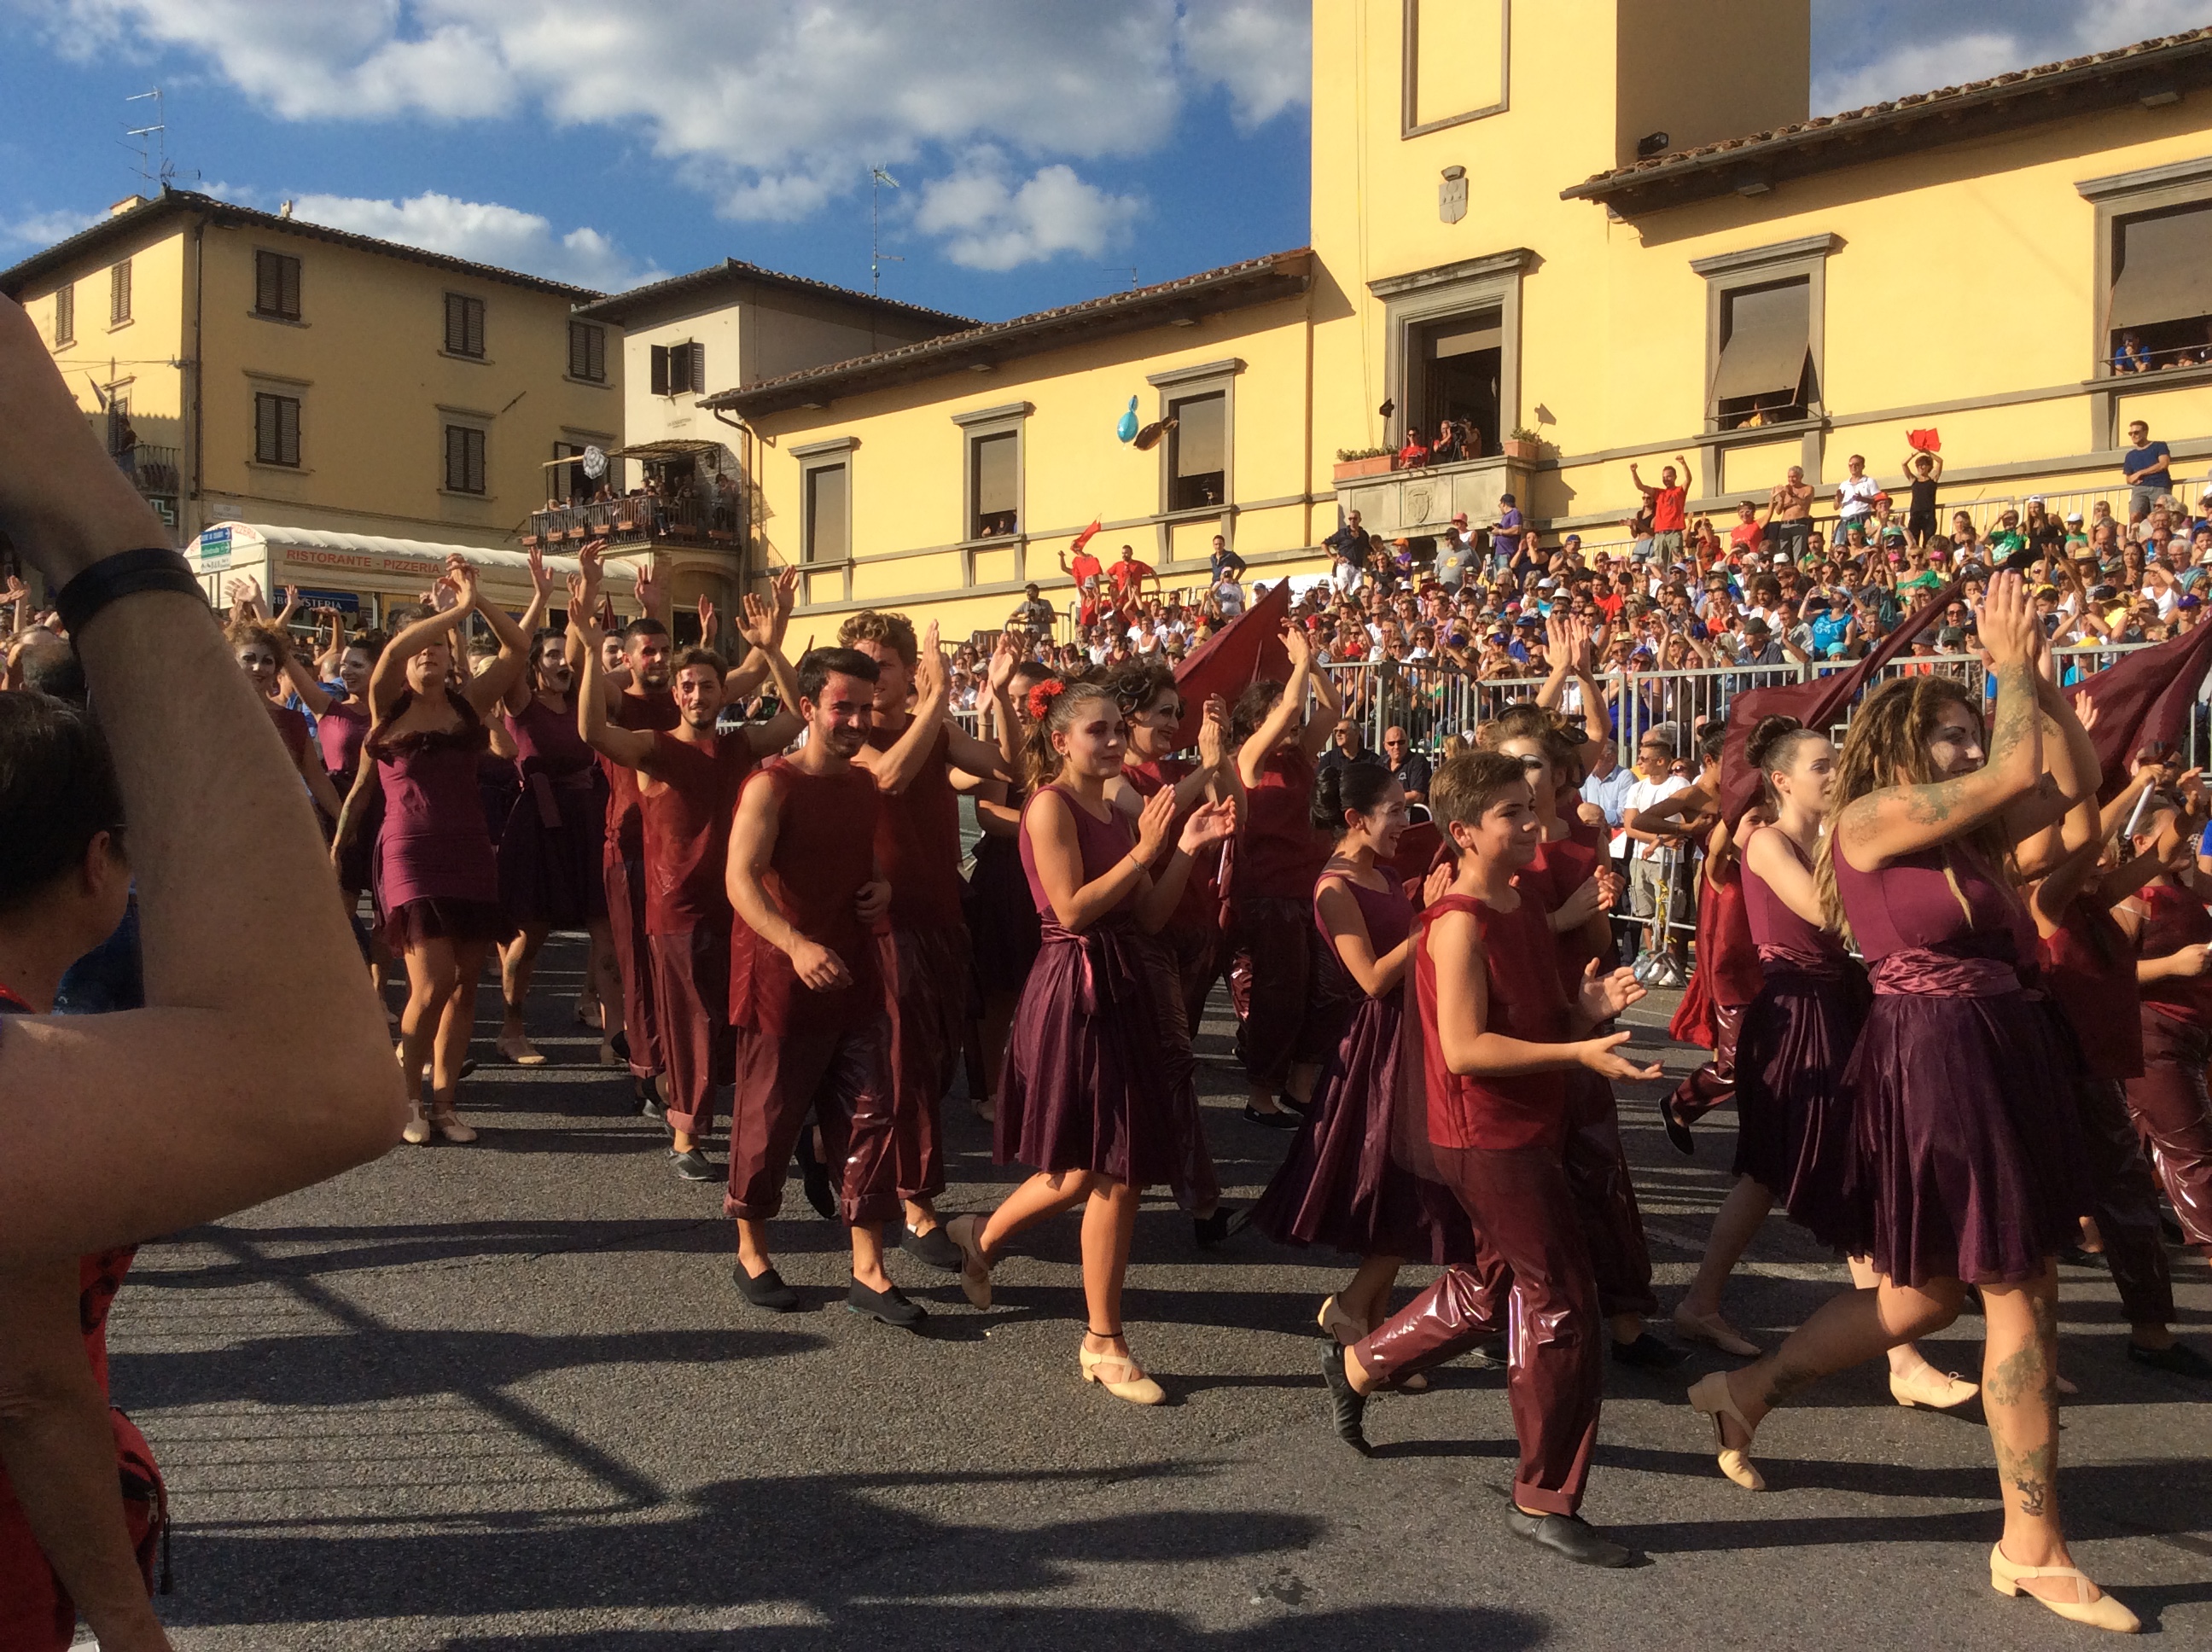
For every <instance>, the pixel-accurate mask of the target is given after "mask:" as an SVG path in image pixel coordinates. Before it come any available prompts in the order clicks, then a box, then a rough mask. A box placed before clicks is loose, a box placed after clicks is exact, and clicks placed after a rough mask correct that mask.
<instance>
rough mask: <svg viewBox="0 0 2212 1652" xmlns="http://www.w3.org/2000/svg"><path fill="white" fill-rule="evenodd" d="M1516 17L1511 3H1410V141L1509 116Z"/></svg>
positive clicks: (1406, 117)
mask: <svg viewBox="0 0 2212 1652" xmlns="http://www.w3.org/2000/svg"><path fill="white" fill-rule="evenodd" d="M1511 14H1512V6H1511V0H1405V22H1404V31H1405V33H1404V50H1405V64H1404V68H1403V71H1402V81H1403V86H1402V90H1401V94H1400V96H1401V113H1400V130H1401V132H1402V134H1403V135H1404V136H1405V137H1415V136H1417V135H1419V134H1420V133H1422V132H1432V131H1436V130H1437V128H1438V127H1441V126H1456V125H1460V124H1461V123H1462V121H1468V120H1479V119H1480V118H1482V117H1483V116H1485V115H1495V114H1501V113H1503V112H1504V110H1505V108H1506V106H1507V97H1506V58H1507V46H1508V40H1509V37H1510V33H1511V28H1512V15H1511Z"/></svg>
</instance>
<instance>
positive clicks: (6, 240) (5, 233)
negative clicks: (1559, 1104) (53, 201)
mask: <svg viewBox="0 0 2212 1652" xmlns="http://www.w3.org/2000/svg"><path fill="white" fill-rule="evenodd" d="M106 216H107V215H106V213H104V212H69V211H61V212H32V213H27V214H26V215H25V216H22V217H21V218H13V219H8V220H4V221H0V246H21V247H24V248H26V249H27V250H29V251H33V252H37V251H39V250H41V249H43V248H45V247H49V246H52V245H53V244H54V243H55V242H56V241H65V240H68V239H69V238H70V236H72V235H74V234H76V233H77V232H78V231H79V230H81V229H89V228H92V227H93V225H94V224H96V223H98V222H100V220H101V219H102V218H104V217H106Z"/></svg>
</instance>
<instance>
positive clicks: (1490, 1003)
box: [1322, 751, 1659, 1566]
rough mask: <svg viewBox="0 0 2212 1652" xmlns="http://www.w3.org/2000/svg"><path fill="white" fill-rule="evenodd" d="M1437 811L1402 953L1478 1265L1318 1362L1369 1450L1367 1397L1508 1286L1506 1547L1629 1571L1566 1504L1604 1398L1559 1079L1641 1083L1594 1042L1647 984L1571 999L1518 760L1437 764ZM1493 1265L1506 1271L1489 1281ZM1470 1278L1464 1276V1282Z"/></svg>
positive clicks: (1605, 1045)
mask: <svg viewBox="0 0 2212 1652" xmlns="http://www.w3.org/2000/svg"><path fill="white" fill-rule="evenodd" d="M1429 805H1430V807H1431V810H1433V811H1434V812H1435V814H1436V817H1437V822H1438V823H1439V824H1441V825H1442V826H1443V829H1444V830H1445V832H1446V834H1447V835H1448V837H1449V841H1450V844H1451V847H1453V848H1454V849H1455V851H1456V853H1457V854H1458V865H1457V870H1456V873H1455V877H1454V878H1453V881H1452V886H1451V891H1450V893H1449V894H1448V895H1447V896H1444V898H1443V900H1441V901H1439V902H1437V903H1436V904H1434V905H1433V906H1431V907H1430V908H1428V909H1427V910H1426V911H1425V913H1424V914H1422V919H1421V922H1422V928H1421V930H1420V931H1419V941H1418V942H1417V944H1416V951H1415V953H1414V986H1415V989H1416V991H1415V998H1416V1002H1417V1003H1418V1005H1419V1013H1420V1021H1421V1025H1420V1032H1421V1037H1422V1042H1423V1046H1424V1055H1425V1079H1426V1083H1425V1090H1426V1099H1427V1136H1428V1141H1429V1144H1430V1145H1431V1149H1432V1151H1433V1153H1434V1157H1435V1169H1436V1173H1437V1179H1438V1180H1440V1181H1443V1183H1444V1184H1445V1185H1446V1186H1447V1187H1449V1188H1450V1189H1451V1191H1452V1193H1453V1196H1454V1197H1455V1198H1456V1199H1457V1200H1459V1202H1460V1203H1461V1205H1462V1206H1463V1207H1464V1208H1465V1209H1466V1211H1467V1212H1468V1216H1469V1218H1472V1219H1473V1221H1474V1227H1475V1231H1476V1233H1477V1235H1478V1236H1479V1239H1480V1243H1481V1247H1482V1251H1483V1255H1482V1258H1481V1260H1480V1262H1479V1263H1478V1265H1477V1267H1476V1268H1475V1269H1474V1270H1468V1269H1464V1268H1456V1267H1455V1268H1450V1269H1447V1270H1446V1272H1445V1273H1444V1275H1443V1278H1440V1279H1438V1280H1437V1283H1436V1284H1435V1285H1432V1286H1431V1287H1430V1288H1429V1290H1427V1291H1425V1292H1423V1293H1422V1294H1421V1295H1420V1296H1419V1297H1415V1298H1414V1299H1413V1303H1411V1304H1410V1305H1409V1306H1407V1309H1405V1310H1404V1311H1403V1312H1402V1313H1400V1314H1398V1315H1395V1317H1394V1318H1392V1319H1390V1320H1389V1321H1387V1322H1386V1323H1384V1324H1383V1326H1381V1327H1378V1328H1377V1329H1376V1331H1375V1332H1374V1333H1372V1334H1371V1335H1370V1336H1369V1337H1368V1338H1367V1339H1365V1340H1364V1341H1363V1342H1358V1343H1355V1344H1354V1345H1352V1346H1351V1347H1349V1348H1346V1349H1345V1350H1344V1351H1343V1353H1342V1355H1341V1356H1339V1354H1338V1352H1337V1350H1336V1349H1335V1348H1334V1346H1332V1347H1330V1348H1329V1349H1328V1351H1326V1352H1325V1353H1324V1354H1323V1355H1322V1374H1323V1375H1324V1376H1326V1377H1327V1378H1328V1385H1329V1388H1330V1393H1331V1396H1332V1400H1333V1403H1334V1410H1335V1412H1336V1424H1337V1431H1338V1433H1339V1434H1340V1435H1341V1436H1343V1437H1344V1438H1346V1440H1348V1441H1350V1442H1352V1444H1354V1445H1355V1446H1358V1447H1360V1448H1361V1449H1364V1447H1365V1439H1364V1434H1363V1433H1362V1431H1361V1414H1362V1412H1364V1409H1365V1406H1366V1397H1367V1395H1368V1394H1370V1393H1371V1392H1372V1391H1373V1390H1374V1389H1375V1388H1378V1387H1381V1386H1382V1385H1383V1384H1384V1383H1386V1382H1391V1381H1393V1380H1402V1378H1403V1377H1404V1376H1407V1375H1408V1374H1410V1373H1411V1372H1413V1371H1418V1370H1422V1369H1423V1368H1425V1366H1428V1365H1432V1364H1437V1362H1438V1361H1439V1360H1442V1359H1445V1358H1449V1357H1450V1356H1451V1355H1452V1354H1453V1353H1454V1352H1455V1351H1458V1349H1459V1348H1461V1347H1462V1346H1464V1345H1466V1344H1467V1343H1468V1341H1470V1340H1472V1339H1473V1338H1474V1336H1475V1335H1479V1334H1480V1330H1481V1329H1482V1328H1483V1327H1479V1326H1477V1325H1476V1324H1474V1322H1473V1321H1474V1319H1475V1318H1476V1317H1477V1315H1476V1314H1475V1313H1474V1311H1473V1310H1472V1309H1471V1308H1470V1305H1469V1302H1470V1299H1471V1298H1473V1299H1477V1300H1479V1299H1480V1298H1481V1297H1486V1296H1487V1295H1488V1294H1490V1293H1489V1291H1488V1290H1484V1289H1479V1288H1473V1287H1474V1286H1476V1285H1478V1284H1479V1285H1481V1286H1488V1287H1490V1288H1491V1289H1494V1288H1495V1285H1496V1284H1499V1283H1503V1282H1504V1279H1505V1278H1510V1288H1511V1291H1512V1295H1513V1307H1512V1318H1511V1324H1512V1330H1511V1333H1510V1340H1511V1342H1512V1348H1511V1356H1510V1370H1509V1374H1508V1376H1507V1379H1506V1384H1507V1386H1506V1392H1507V1394H1508V1397H1509V1399H1510V1402H1511V1405H1512V1409H1513V1428H1514V1432H1515V1434H1516V1436H1518V1437H1519V1440H1520V1448H1521V1460H1520V1466H1519V1467H1518V1469H1517V1471H1516V1473H1515V1476H1514V1484H1513V1499H1512V1503H1510V1506H1509V1507H1508V1509H1507V1510H1506V1524H1507V1526H1508V1527H1509V1528H1510V1530H1511V1531H1512V1532H1513V1533H1514V1534H1515V1535H1516V1536H1518V1537H1521V1538H1523V1539H1525V1540H1528V1541H1529V1542H1531V1543H1534V1544H1536V1545H1538V1546H1540V1547H1542V1548H1547V1549H1550V1550H1552V1551H1553V1552H1555V1553H1557V1554H1559V1555H1563V1556H1565V1558H1567V1559H1570V1560H1573V1561H1577V1562H1579V1563H1581V1564H1585V1565H1595V1566H1625V1565H1626V1564H1629V1563H1630V1562H1631V1560H1632V1559H1633V1558H1634V1557H1633V1556H1632V1554H1631V1552H1629V1551H1628V1550H1627V1549H1626V1548H1624V1547H1623V1546H1620V1544H1618V1543H1615V1542H1613V1540H1611V1539H1609V1538H1607V1537H1605V1536H1604V1535H1602V1534H1601V1533H1599V1532H1598V1531H1596V1530H1595V1528H1594V1527H1591V1526H1589V1524H1588V1523H1587V1522H1585V1521H1583V1519H1582V1518H1581V1516H1580V1515H1579V1514H1577V1509H1579V1508H1580V1507H1581V1504H1582V1500H1583V1487H1584V1485H1585V1483H1586V1482H1587V1481H1588V1479H1589V1462H1590V1451H1591V1448H1592V1447H1593V1445H1595V1442H1596V1439H1597V1421H1598V1406H1599V1401H1600V1399H1601V1396H1602V1394H1603V1392H1604V1387H1605V1367H1604V1364H1603V1363H1602V1357H1603V1356H1602V1344H1603V1341H1604V1338H1605V1328H1604V1321H1603V1319H1602V1318H1601V1315H1600V1313H1599V1310H1598V1299H1597V1278H1596V1276H1595V1273H1594V1272H1592V1271H1591V1266H1590V1257H1589V1244H1588V1242H1587V1241H1586V1240H1585V1239H1584V1237H1583V1228H1582V1224H1581V1222H1580V1220H1579V1219H1578V1218H1577V1212H1576V1206H1575V1200H1574V1196H1573V1193H1572V1191H1571V1188H1570V1187H1569V1185H1568V1181H1567V1172H1566V1163H1565V1161H1566V1152H1567V1139H1568V1135H1569V1130H1568V1104H1567V1095H1566V1090H1565V1085H1563V1084H1561V1083H1560V1081H1559V1075H1560V1074H1561V1073H1563V1072H1570V1071H1572V1070H1574V1069H1576V1068H1587V1069H1588V1070H1589V1071H1591V1072H1597V1073H1600V1074H1602V1075H1603V1076H1604V1077H1606V1078H1640V1079H1650V1078H1657V1077H1658V1076H1659V1069H1658V1068H1657V1067H1656V1066H1651V1067H1640V1066H1637V1065H1636V1064H1635V1063H1634V1062H1632V1061H1630V1060H1626V1058H1625V1057H1623V1056H1621V1055H1620V1054H1617V1053H1616V1047H1617V1046H1619V1045H1620V1043H1621V1042H1623V1041H1625V1040H1626V1038H1627V1036H1628V1035H1627V1034H1626V1033H1625V1032H1621V1033H1613V1034H1610V1035H1607V1036H1601V1037H1591V1036H1589V1029H1591V1028H1592V1027H1596V1026H1601V1025H1603V1024H1604V1023H1606V1022H1607V1021H1608V1020H1610V1019H1611V1018H1613V1017H1614V1016H1617V1015H1618V1014H1620V1011H1623V1010H1625V1009H1626V1008H1627V1007H1628V1005H1631V1004H1632V1003H1633V1002H1635V1001H1636V1000H1637V999H1640V998H1642V997H1643V996H1644V989H1643V988H1642V987H1639V986H1638V984H1637V983H1636V980H1635V977H1634V976H1633V975H1632V974H1631V973H1630V972H1629V971H1628V970H1626V969H1618V970H1615V971H1613V973H1612V974H1610V975H1600V974H1599V973H1598V966H1597V964H1596V963H1591V964H1590V965H1589V968H1588V969H1586V970H1585V971H1584V972H1583V987H1582V991H1581V993H1580V994H1579V1001H1578V1002H1577V1003H1575V1004H1573V1005H1570V1004H1569V1003H1568V1002H1567V996H1566V993H1565V991H1564V990H1563V988H1562V987H1561V985H1560V982H1559V975H1558V973H1557V971H1556V969H1555V968H1554V967H1553V964H1554V951H1555V948H1554V943H1553V936H1552V931H1551V926H1550V924H1549V922H1548V919H1547V914H1546V912H1545V911H1544V909H1543V908H1542V906H1541V904H1540V903H1539V902H1535V901H1533V900H1528V899H1525V898H1524V897H1523V896H1522V893H1521V891H1520V890H1517V889H1516V888H1515V887H1514V884H1513V878H1514V874H1515V873H1516V872H1521V871H1522V870H1523V869H1525V868H1526V867H1528V865H1530V864H1531V863H1532V862H1533V861H1534V859H1535V853H1536V844H1537V833H1538V829H1539V823H1538V817H1537V814H1536V809H1535V799H1534V793H1532V792H1531V791H1530V789H1529V786H1528V780H1527V778H1526V777H1525V775H1524V774H1523V772H1522V766H1521V762H1520V760H1519V759H1518V758H1515V757H1509V756H1504V755H1503V754H1501V753H1498V752H1492V751H1478V752H1470V753H1468V754H1467V755H1466V756H1459V757H1455V758H1453V759H1452V760H1451V761H1450V762H1447V763H1446V764H1445V765H1444V766H1443V768H1440V769H1438V770H1437V774H1436V778H1435V780H1433V781H1432V782H1431V787H1430V791H1429ZM1501 1270H1502V1272H1501ZM1470 1273H1472V1274H1473V1275H1474V1276H1475V1277H1474V1279H1470V1277H1469V1276H1470Z"/></svg>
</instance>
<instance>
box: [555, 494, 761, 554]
mask: <svg viewBox="0 0 2212 1652" xmlns="http://www.w3.org/2000/svg"><path fill="white" fill-rule="evenodd" d="M737 538H738V516H737V506H736V497H735V495H734V493H732V494H731V495H726V498H725V501H724V502H723V503H721V504H720V505H710V504H708V502H707V501H704V500H701V499H697V498H695V497H688V496H687V497H681V498H677V499H660V498H658V497H656V496H654V495H652V494H632V495H629V496H628V497H626V498H623V499H610V500H605V501H602V502H600V503H598V504H593V505H564V506H556V507H549V508H547V509H545V510H542V511H532V512H531V513H530V531H528V532H527V533H526V534H525V535H524V536H523V539H522V543H523V544H526V545H542V546H544V548H545V549H546V550H562V549H564V548H569V549H573V548H574V546H577V545H580V544H583V543H584V542H585V541H586V540H587V539H604V540H605V541H606V542H607V543H608V544H611V545H622V544H655V543H659V542H669V543H673V544H686V543H689V544H702V545H706V544H714V545H734V544H736V543H737Z"/></svg>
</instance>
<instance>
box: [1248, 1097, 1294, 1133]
mask: <svg viewBox="0 0 2212 1652" xmlns="http://www.w3.org/2000/svg"><path fill="white" fill-rule="evenodd" d="M1244 1121H1245V1122H1246V1123H1247V1124H1256V1125H1261V1126H1263V1127H1266V1128H1267V1129H1269V1130H1295V1129H1297V1127H1298V1115H1297V1114H1295V1113H1293V1112H1291V1109H1290V1108H1287V1107H1286V1108H1282V1109H1281V1110H1280V1111H1279V1112H1274V1113H1262V1112H1261V1110H1260V1109H1259V1108H1256V1107H1255V1106H1253V1105H1252V1103H1251V1102H1245V1103H1244Z"/></svg>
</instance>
